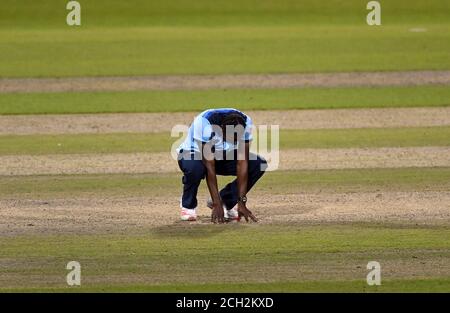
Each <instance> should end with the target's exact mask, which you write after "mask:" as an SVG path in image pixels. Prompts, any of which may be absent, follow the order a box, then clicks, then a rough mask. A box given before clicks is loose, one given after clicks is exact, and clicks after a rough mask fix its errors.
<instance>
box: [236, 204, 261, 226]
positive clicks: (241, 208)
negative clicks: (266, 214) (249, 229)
mask: <svg viewBox="0 0 450 313" xmlns="http://www.w3.org/2000/svg"><path fill="white" fill-rule="evenodd" d="M238 213H239V218H241V217H242V216H243V217H244V218H245V221H246V222H248V219H249V218H250V219H251V220H252V221H253V222H258V219H257V218H256V217H255V216H254V215H253V213H252V211H250V210H249V209H247V206H246V205H245V203H242V202H239V203H238Z"/></svg>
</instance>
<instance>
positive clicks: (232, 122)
mask: <svg viewBox="0 0 450 313" xmlns="http://www.w3.org/2000/svg"><path fill="white" fill-rule="evenodd" d="M227 126H232V127H234V129H238V128H237V126H241V127H240V129H242V130H243V129H244V128H245V119H244V117H243V116H242V115H241V114H238V113H230V114H227V115H225V117H224V118H223V119H222V125H221V127H222V134H223V138H224V140H225V139H226V138H227ZM239 137H240V135H239V134H237V133H236V132H235V133H234V142H236V141H237V138H239Z"/></svg>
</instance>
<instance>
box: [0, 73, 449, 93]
mask: <svg viewBox="0 0 450 313" xmlns="http://www.w3.org/2000/svg"><path fill="white" fill-rule="evenodd" d="M436 84H441V85H448V84H450V71H404V72H348V73H311V74H302V73H294V74H237V75H172V76H137V77H76V78H14V79H10V78H6V79H5V78H4V79H0V93H13V92H15V93H28V92H79V91H131V90H180V89H186V90H196V89H197V90H202V89H214V88H216V89H217V88H218V89H224V88H230V89H239V88H240V89H242V88H305V87H354V86H417V85H436Z"/></svg>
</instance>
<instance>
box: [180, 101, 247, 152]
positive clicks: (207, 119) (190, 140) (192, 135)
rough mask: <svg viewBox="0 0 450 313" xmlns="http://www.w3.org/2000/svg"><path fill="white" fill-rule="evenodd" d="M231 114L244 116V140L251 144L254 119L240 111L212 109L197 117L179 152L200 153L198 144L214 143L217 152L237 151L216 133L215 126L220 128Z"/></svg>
mask: <svg viewBox="0 0 450 313" xmlns="http://www.w3.org/2000/svg"><path fill="white" fill-rule="evenodd" d="M230 113H237V114H240V115H241V116H242V118H243V119H244V121H245V129H244V133H243V138H242V139H243V140H245V141H246V142H249V141H251V140H252V139H253V137H252V127H253V123H252V119H251V118H250V117H249V116H247V115H245V114H244V113H242V112H241V111H239V110H236V109H231V108H225V109H211V110H206V111H203V112H202V113H200V114H199V115H197V116H196V117H195V119H194V122H193V123H192V124H191V126H190V127H189V131H188V135H187V137H186V139H185V140H184V141H183V143H182V144H181V145H180V147H179V148H178V149H177V152H178V153H180V152H182V151H183V152H187V151H190V152H200V150H201V147H199V145H198V143H197V142H202V143H207V142H210V141H212V142H213V143H214V148H215V151H216V152H220V151H223V152H229V151H232V150H235V149H237V147H236V145H235V144H234V143H230V142H227V141H225V140H224V139H223V138H222V136H219V135H217V134H216V132H215V131H214V125H217V126H218V127H220V125H221V124H222V120H223V118H224V117H225V116H227V115H228V114H230Z"/></svg>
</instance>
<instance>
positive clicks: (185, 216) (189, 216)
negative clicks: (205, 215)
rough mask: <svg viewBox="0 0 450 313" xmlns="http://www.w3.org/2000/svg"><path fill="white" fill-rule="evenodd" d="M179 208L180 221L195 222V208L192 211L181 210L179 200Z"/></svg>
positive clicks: (181, 206)
mask: <svg viewBox="0 0 450 313" xmlns="http://www.w3.org/2000/svg"><path fill="white" fill-rule="evenodd" d="M180 208H181V220H182V221H189V222H195V221H196V220H197V212H196V208H194V209H186V208H183V205H182V204H181V199H180Z"/></svg>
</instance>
